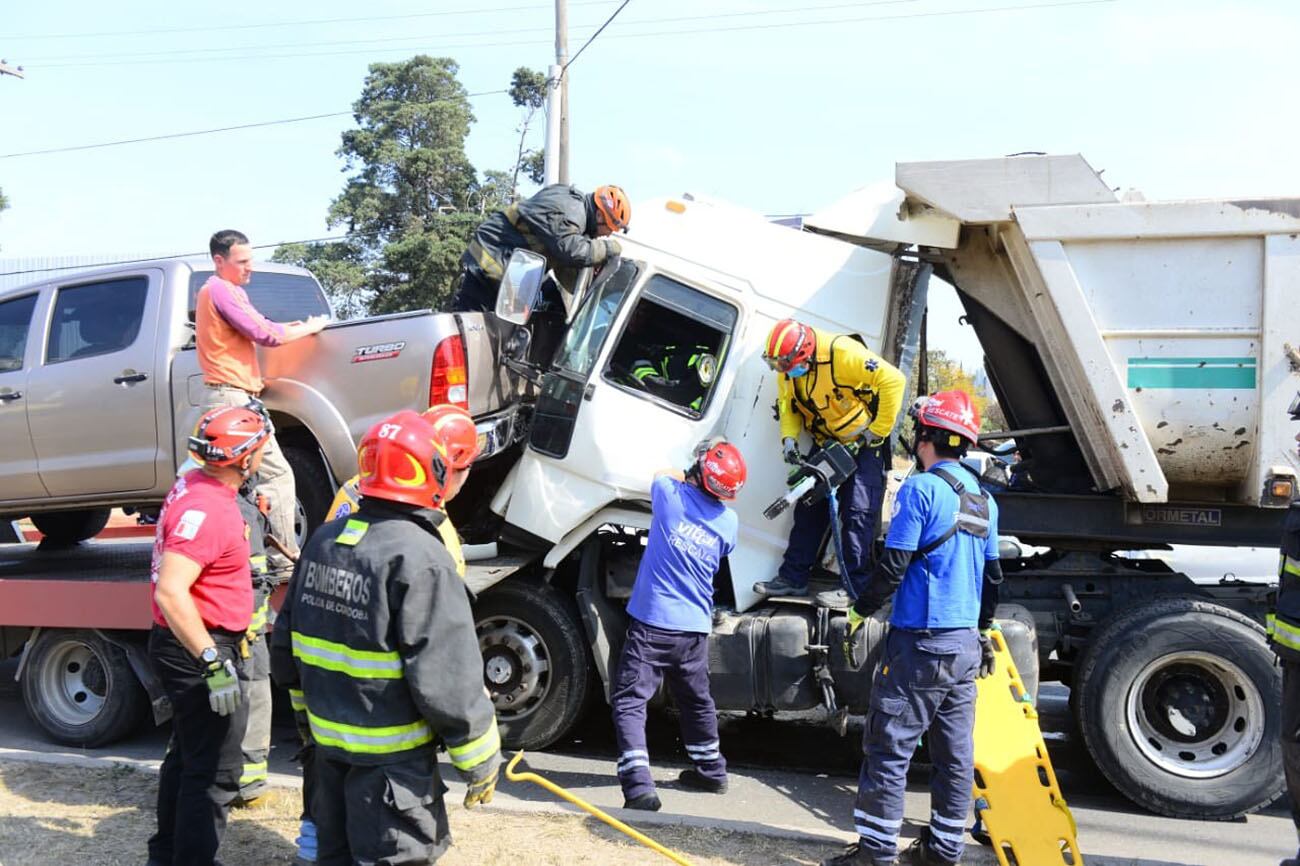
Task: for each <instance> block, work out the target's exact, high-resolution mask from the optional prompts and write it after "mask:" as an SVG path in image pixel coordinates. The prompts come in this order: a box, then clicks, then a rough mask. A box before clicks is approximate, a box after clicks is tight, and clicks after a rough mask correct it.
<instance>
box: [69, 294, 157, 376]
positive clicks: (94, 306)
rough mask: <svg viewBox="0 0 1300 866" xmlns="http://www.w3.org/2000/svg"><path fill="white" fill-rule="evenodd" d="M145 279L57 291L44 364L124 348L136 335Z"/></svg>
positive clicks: (142, 306)
mask: <svg viewBox="0 0 1300 866" xmlns="http://www.w3.org/2000/svg"><path fill="white" fill-rule="evenodd" d="M148 294H149V280H148V278H147V277H125V278H123V279H116V280H108V281H106V282H102V283H89V284H86V285H81V286H70V287H67V288H60V289H59V294H58V297H57V298H56V299H55V302H54V321H53V322H52V323H51V325H50V342H49V345H48V346H47V347H46V350H45V361H46V363H48V364H55V363H59V362H61V361H73V360H76V359H78V358H89V357H92V356H94V355H107V354H109V353H111V352H118V351H121V350H122V349H125V348H127V347H128V346H130V345H131V344H132V343H134V342H135V338H136V336H138V335H139V333H140V321H141V319H142V318H143V317H144V302H145V298H146V296H147V295H148Z"/></svg>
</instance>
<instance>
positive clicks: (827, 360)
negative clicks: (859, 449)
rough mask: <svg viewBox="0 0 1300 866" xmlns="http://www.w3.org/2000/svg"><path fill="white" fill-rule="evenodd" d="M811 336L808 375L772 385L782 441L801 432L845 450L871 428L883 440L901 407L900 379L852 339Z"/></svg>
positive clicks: (822, 333) (818, 332) (815, 330)
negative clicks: (844, 446)
mask: <svg viewBox="0 0 1300 866" xmlns="http://www.w3.org/2000/svg"><path fill="white" fill-rule="evenodd" d="M813 333H814V334H815V335H816V337H817V349H816V351H815V352H814V354H813V357H812V358H811V359H810V361H809V364H808V372H807V373H805V374H804V375H802V376H799V377H797V378H791V377H790V376H787V375H784V374H782V375H781V377H780V379H779V380H778V382H777V416H778V418H779V420H780V421H781V436H782V437H783V438H784V437H787V436H797V435H798V432H799V428H800V427H803V428H804V429H807V430H808V431H809V432H810V433H812V437H813V440H814V441H815V442H817V443H818V444H821V443H823V442H825V441H826V440H828V439H835V440H837V441H839V442H843V443H846V444H847V443H850V442H853V441H855V440H857V439H860V438H862V437H863V436H864V435H866V434H868V432H869V431H870V429H871V428H872V427H873V426H874V427H876V428H877V429H876V430H875V435H876V436H878V437H879V438H882V439H883V438H884V437H886V436H888V435H889V434H890V432H891V431H892V430H893V427H894V421H895V419H896V418H897V416H898V410H899V409H900V408H901V406H902V400H903V389H904V386H905V384H906V382H905V380H904V378H903V374H902V373H900V372H899V371H898V370H897V369H896V368H895V367H894V366H893V365H892V364H890V363H888V362H887V361H885V360H884V359H883V358H881V357H880V356H878V355H877V354H876V353H874V352H872V351H871V350H870V349H868V348H867V347H866V345H865V344H864V343H863V342H862V340H861V338H859V337H858V336H857V335H854V334H839V335H834V334H829V333H827V332H826V331H823V330H821V329H820V328H813ZM877 417H879V419H880V423H878V424H877V423H876V420H877Z"/></svg>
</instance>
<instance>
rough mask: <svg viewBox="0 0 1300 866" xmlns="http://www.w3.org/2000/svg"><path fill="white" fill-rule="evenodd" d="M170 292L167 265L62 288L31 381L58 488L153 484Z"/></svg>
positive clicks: (39, 439)
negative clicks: (161, 331) (161, 341)
mask: <svg viewBox="0 0 1300 866" xmlns="http://www.w3.org/2000/svg"><path fill="white" fill-rule="evenodd" d="M161 291H162V274H161V272H159V271H150V272H148V273H147V274H138V275H136V274H132V275H126V276H117V275H115V276H113V277H110V278H103V279H100V280H97V281H93V282H80V283H71V284H68V285H62V286H59V287H58V288H57V289H56V290H55V294H54V298H53V303H52V312H51V314H50V317H49V330H48V338H47V340H46V343H45V346H44V353H43V357H42V363H41V364H39V365H37V366H36V367H34V368H33V369H32V371H31V375H30V376H29V378H28V384H27V390H28V404H27V416H28V422H29V424H30V425H31V433H32V441H33V443H34V445H35V448H36V458H37V465H38V466H39V469H40V476H41V481H42V482H43V483H44V485H45V488H46V490H48V491H49V494H50V495H51V496H72V495H78V494H93V493H118V492H128V491H134V490H152V489H153V487H154V485H155V482H156V481H157V461H158V459H159V455H158V412H159V410H158V406H157V404H156V400H155V388H156V385H157V377H156V375H155V365H156V363H157V362H156V356H157V354H158V352H157V346H156V342H157V332H158V310H159V303H158V296H159V294H160V293H161ZM151 297H152V299H153V300H152V302H151V300H150V299H151Z"/></svg>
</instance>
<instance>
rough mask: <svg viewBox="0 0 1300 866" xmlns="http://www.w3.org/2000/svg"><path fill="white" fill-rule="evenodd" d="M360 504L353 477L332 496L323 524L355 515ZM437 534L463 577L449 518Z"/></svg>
mask: <svg viewBox="0 0 1300 866" xmlns="http://www.w3.org/2000/svg"><path fill="white" fill-rule="evenodd" d="M360 502H361V494H360V493H359V492H358V490H357V476H355V475H353V476H352V477H351V478H349V479H348V480H347V481H346V482H345V483H344V484H343V486H342V487H340V488H339V492H338V493H335V494H334V501H333V502H331V503H330V510H329V511H327V512H325V522H326V523H328V522H329V521H331V520H337V519H338V518H340V517H346V516H348V515H349V514H355V513H356V510H357V506H358V505H359V504H360ZM444 514H445V512H444ZM438 534H439V535H440V536H442V543H443V545H444V546H445V547H446V548H447V552H448V553H450V554H451V558H452V560H453V561H454V562H455V563H456V573H457V574H459V575H460V576H461V577H464V576H465V553H464V551H462V550H461V549H460V535H459V534H458V533H457V532H456V527H454V526H452V525H451V519H450V518H448V519H446V520H444V521H443V522H442V523H440V524H438Z"/></svg>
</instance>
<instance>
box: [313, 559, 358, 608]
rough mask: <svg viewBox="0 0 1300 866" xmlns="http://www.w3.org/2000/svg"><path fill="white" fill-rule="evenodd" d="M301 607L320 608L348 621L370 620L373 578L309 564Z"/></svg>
mask: <svg viewBox="0 0 1300 866" xmlns="http://www.w3.org/2000/svg"><path fill="white" fill-rule="evenodd" d="M302 579H303V589H304V590H305V591H304V592H303V594H302V603H303V604H305V605H309V606H310V607H318V608H320V609H321V610H324V611H326V612H327V613H335V614H338V615H339V616H346V617H348V618H349V619H369V618H370V614H369V613H368V612H367V607H368V606H369V604H370V578H369V577H367V576H365V575H360V574H357V573H356V572H355V571H348V570H347V569H345V568H336V567H334V566H332V565H321V564H320V563H318V562H313V561H311V560H307V562H306V563H305V564H304V568H303V574H302Z"/></svg>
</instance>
